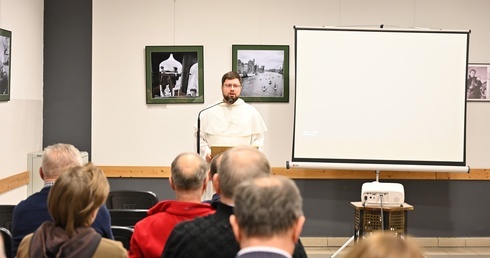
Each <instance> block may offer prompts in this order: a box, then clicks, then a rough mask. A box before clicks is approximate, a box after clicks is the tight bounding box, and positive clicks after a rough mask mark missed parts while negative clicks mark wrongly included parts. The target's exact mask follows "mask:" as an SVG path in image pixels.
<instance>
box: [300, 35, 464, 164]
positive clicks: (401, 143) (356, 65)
mask: <svg viewBox="0 0 490 258" xmlns="http://www.w3.org/2000/svg"><path fill="white" fill-rule="evenodd" d="M295 43H296V44H295V60H296V65H295V69H296V71H295V74H296V84H295V85H296V86H295V88H296V95H295V113H294V135H293V151H292V154H293V155H292V162H293V163H294V162H296V163H301V162H313V163H321V164H325V167H326V168H328V164H329V163H332V164H357V165H359V164H368V167H369V168H373V165H376V164H380V165H395V166H396V165H428V166H449V167H452V166H466V157H465V129H466V86H465V85H466V77H467V74H466V72H467V65H468V44H469V31H441V30H390V29H356V28H350V29H345V28H344V29H341V28H299V27H296V28H295ZM347 167H349V166H347Z"/></svg>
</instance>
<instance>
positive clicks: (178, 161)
mask: <svg viewBox="0 0 490 258" xmlns="http://www.w3.org/2000/svg"><path fill="white" fill-rule="evenodd" d="M170 170H171V173H172V181H173V184H174V186H175V188H176V189H178V190H184V191H190V190H197V189H199V188H201V187H202V186H203V184H204V180H205V179H206V176H207V171H208V164H207V163H206V161H205V160H204V159H203V158H202V157H201V156H199V155H198V154H196V153H191V152H186V153H181V154H179V155H178V156H177V157H176V158H175V159H174V160H173V161H172V165H171V167H170Z"/></svg>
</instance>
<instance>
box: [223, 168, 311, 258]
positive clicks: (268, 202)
mask: <svg viewBox="0 0 490 258" xmlns="http://www.w3.org/2000/svg"><path fill="white" fill-rule="evenodd" d="M235 191H236V194H235V208H234V215H232V216H231V217H230V223H231V225H232V228H233V232H234V234H235V237H236V239H237V240H238V242H239V243H240V245H241V247H242V248H244V247H247V246H250V245H253V244H251V243H252V242H250V241H249V240H250V239H261V240H264V241H267V240H271V239H276V240H279V241H280V242H279V243H278V244H279V246H282V247H287V248H286V249H287V251H290V252H291V253H292V251H293V250H294V245H295V243H296V242H297V241H298V239H299V235H300V233H301V230H302V228H303V224H304V222H305V217H304V216H303V199H302V198H301V194H300V192H299V189H298V187H297V186H296V184H295V183H294V182H293V180H291V179H289V178H286V177H283V176H269V177H261V178H255V179H252V180H247V181H245V182H243V183H241V184H240V185H238V186H237V188H236V189H235Z"/></svg>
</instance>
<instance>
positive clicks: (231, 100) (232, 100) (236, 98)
mask: <svg viewBox="0 0 490 258" xmlns="http://www.w3.org/2000/svg"><path fill="white" fill-rule="evenodd" d="M223 98H224V100H225V101H226V103H228V104H233V103H235V102H236V101H237V100H238V97H237V96H236V95H235V97H231V96H224V95H223Z"/></svg>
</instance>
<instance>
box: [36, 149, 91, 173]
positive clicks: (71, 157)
mask: <svg viewBox="0 0 490 258" xmlns="http://www.w3.org/2000/svg"><path fill="white" fill-rule="evenodd" d="M82 164H83V163H82V156H81V155H80V151H79V150H78V149H77V148H75V146H73V145H71V144H66V143H57V144H53V145H50V146H48V147H46V148H45V149H44V152H43V159H42V165H41V167H42V169H43V173H44V177H45V178H49V179H56V178H58V177H59V176H60V175H61V173H63V172H64V171H65V170H67V169H68V168H70V167H72V166H81V165H82Z"/></svg>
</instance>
